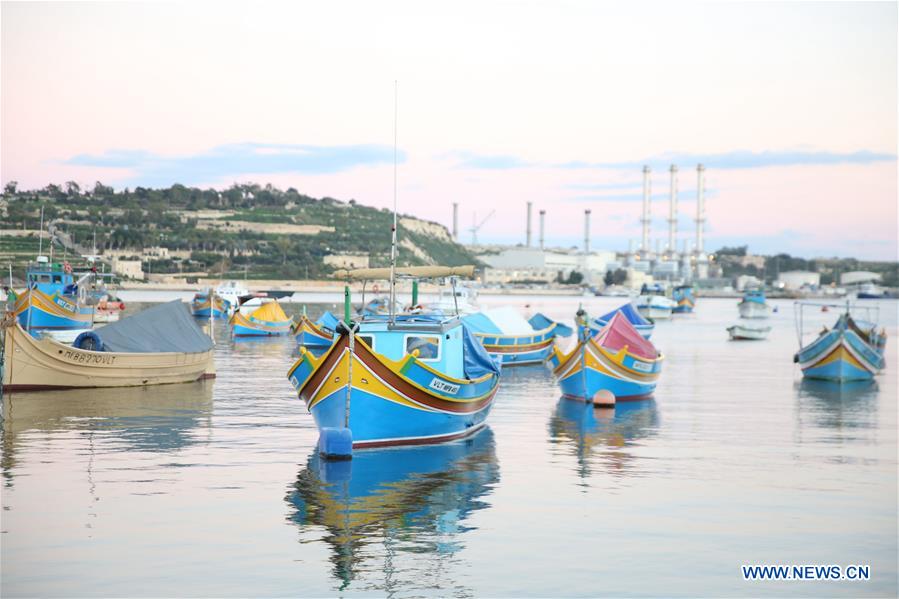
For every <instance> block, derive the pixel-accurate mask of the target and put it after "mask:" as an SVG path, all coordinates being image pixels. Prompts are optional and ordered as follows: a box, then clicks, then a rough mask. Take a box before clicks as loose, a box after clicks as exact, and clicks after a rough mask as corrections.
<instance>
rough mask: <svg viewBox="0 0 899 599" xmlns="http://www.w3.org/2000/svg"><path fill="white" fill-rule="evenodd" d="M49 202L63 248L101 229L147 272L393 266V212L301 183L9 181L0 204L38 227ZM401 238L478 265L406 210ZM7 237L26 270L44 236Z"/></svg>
mask: <svg viewBox="0 0 899 599" xmlns="http://www.w3.org/2000/svg"><path fill="white" fill-rule="evenodd" d="M42 206H43V208H44V219H45V229H46V228H47V227H48V225H50V227H51V229H52V230H53V231H54V233H55V245H56V248H55V251H56V252H57V253H61V252H62V251H64V250H63V248H62V247H61V246H62V245H67V246H68V251H69V252H72V251H73V250H74V249H77V250H78V251H79V252H81V253H90V252H91V251H92V247H93V239H94V236H95V235H96V247H97V253H98V254H100V255H101V256H103V258H104V259H107V260H108V259H111V258H113V257H119V258H123V259H125V258H131V257H140V258H141V259H142V260H143V262H144V271H145V272H152V273H156V274H159V273H179V272H180V273H192V274H197V275H200V276H204V275H205V274H206V273H211V274H212V275H215V276H218V275H222V274H224V276H229V275H232V276H237V275H240V276H243V275H244V272H246V273H247V275H248V276H249V278H256V279H278V278H281V279H298V278H319V277H324V276H327V275H328V274H329V273H330V272H332V271H333V270H334V269H335V268H340V267H343V266H350V265H352V266H386V265H387V264H388V262H389V257H390V227H391V224H392V220H393V214H392V213H391V212H390V211H389V210H386V209H376V208H372V207H369V206H364V205H361V204H358V203H357V202H356V201H355V200H349V201H348V202H342V201H340V200H336V199H333V198H321V199H316V198H312V197H309V196H306V195H303V194H301V193H299V192H298V191H297V190H295V189H293V188H290V189H288V190H286V191H281V190H280V189H277V188H274V187H272V186H271V185H267V186H265V187H260V186H259V185H255V184H248V185H237V184H235V185H233V186H232V187H230V188H229V189H226V190H224V191H216V190H214V189H205V190H204V189H197V188H189V187H185V186H183V185H178V184H176V185H173V186H172V187H169V188H164V189H148V188H143V187H137V188H135V189H133V190H129V189H125V190H123V191H119V192H117V191H115V190H113V189H112V188H111V187H108V186H105V185H103V184H102V183H99V182H98V183H97V184H96V185H95V186H94V187H93V189H90V190H82V189H80V187H79V186H78V185H77V184H75V183H68V184H66V185H65V186H64V187H60V186H57V185H49V186H47V187H45V188H43V189H40V190H28V191H23V190H18V189H17V188H16V185H15V184H14V183H10V184H9V185H7V186H6V190H5V192H4V194H3V200H2V202H0V217H2V218H0V220H2V223H3V225H2V227H0V228H4V229H17V230H19V231H21V230H22V229H37V228H38V226H39V225H38V223H39V218H40V209H41V207H42ZM398 235H399V240H400V244H399V253H398V259H397V260H398V263H399V264H403V265H422V264H446V265H450V266H455V265H460V264H474V263H477V260H476V258H474V256H472V255H471V254H470V253H469V252H468V251H467V250H466V249H465V248H464V247H462V246H461V245H459V244H457V243H455V242H454V241H453V240H452V238H451V236H450V234H449V232H448V231H447V229H446V227H444V226H443V225H440V224H437V223H432V222H427V221H423V220H419V219H417V218H415V217H413V216H409V215H402V216H401V218H400V222H399V229H398ZM5 238H6V241H5V242H4V243H5V245H4V246H3V247H0V250H2V249H7V250H8V249H9V248H18V249H17V251H16V252H13V253H9V252H7V253H6V255H5V256H4V257H0V259H2V260H4V262H6V261H12V262H13V266H14V269H15V270H16V271H17V272H21V270H22V269H23V267H24V260H25V259H26V258H31V257H33V254H32V255H27V254H26V253H23V251H24V252H31V251H32V250H34V249H35V248H36V246H37V238H36V237H33V238H30V239H29V238H20V239H18V240H16V241H12V240H11V237H10V236H9V235H6V236H5ZM157 248H163V250H159V249H157ZM45 253H46V252H45ZM70 255H71V254H70Z"/></svg>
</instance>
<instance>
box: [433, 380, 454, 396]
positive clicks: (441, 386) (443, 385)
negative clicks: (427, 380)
mask: <svg viewBox="0 0 899 599" xmlns="http://www.w3.org/2000/svg"><path fill="white" fill-rule="evenodd" d="M431 389H436V390H437V391H443V392H444V393H449V394H450V395H455V394H456V393H458V392H459V385H454V384H452V383H447V382H446V381H441V380H440V379H431Z"/></svg>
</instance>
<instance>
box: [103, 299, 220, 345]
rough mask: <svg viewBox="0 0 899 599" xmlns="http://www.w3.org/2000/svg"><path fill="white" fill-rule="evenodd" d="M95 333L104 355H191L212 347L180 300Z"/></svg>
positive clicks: (159, 306)
mask: <svg viewBox="0 0 899 599" xmlns="http://www.w3.org/2000/svg"><path fill="white" fill-rule="evenodd" d="M94 332H95V333H96V334H97V336H98V337H100V340H101V341H103V351H109V352H126V353H156V352H180V353H189V354H192V353H198V352H205V351H208V350H210V349H212V347H213V344H212V340H211V339H210V338H209V337H207V336H206V334H205V333H203V331H202V329H200V327H199V326H198V325H197V323H196V320H195V319H194V317H193V316H191V314H190V310H189V309H188V307H187V304H185V303H183V302H181V301H180V300H174V301H171V302H168V303H165V304H159V305H157V306H153V307H152V308H147V309H146V310H144V311H142V312H138V313H137V314H134V315H133V316H128V317H127V318H123V319H122V320H120V321H118V322H114V323H112V324H108V325H106V326H105V327H102V328H99V329H96V330H95V331H94Z"/></svg>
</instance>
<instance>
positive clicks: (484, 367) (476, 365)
mask: <svg viewBox="0 0 899 599" xmlns="http://www.w3.org/2000/svg"><path fill="white" fill-rule="evenodd" d="M462 351H463V352H464V362H463V364H464V365H463V368H464V371H465V378H467V379H476V378H478V377H482V376H484V375H485V374H489V373H496V374H499V372H500V362H499V359H498V358H493V357H492V356H491V355H490V354H488V353H487V350H486V349H484V346H483V345H482V344H481V342H480V341H479V340H478V338H477V337H475V336H474V332H473V331H472V330H471V329H470V328H469V327H468V325H467V324H465V323H464V322H463V323H462Z"/></svg>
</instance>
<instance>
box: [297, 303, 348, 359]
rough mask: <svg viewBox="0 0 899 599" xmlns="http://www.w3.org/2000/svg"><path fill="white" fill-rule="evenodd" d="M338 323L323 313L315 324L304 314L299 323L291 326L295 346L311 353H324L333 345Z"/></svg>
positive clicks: (329, 314) (332, 317) (327, 313)
mask: <svg viewBox="0 0 899 599" xmlns="http://www.w3.org/2000/svg"><path fill="white" fill-rule="evenodd" d="M339 322H340V321H338V320H337V317H336V316H334V315H333V314H331V313H330V312H325V313H324V314H322V315H321V317H320V318H319V319H318V320H316V321H315V322H313V321H312V320H311V319H310V318H309V317H307V316H306V315H305V314H304V315H302V316H300V319H299V321H297V323H296V324H295V325H294V326H293V334H294V335H295V336H296V340H297V345H298V346H300V347H305V348H306V349H307V350H309V351H312V352H316V353H321V352H324V351H325V350H327V349H328V348H329V347H331V344H332V343H334V338H335V331H336V330H337V325H338V324H339Z"/></svg>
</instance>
